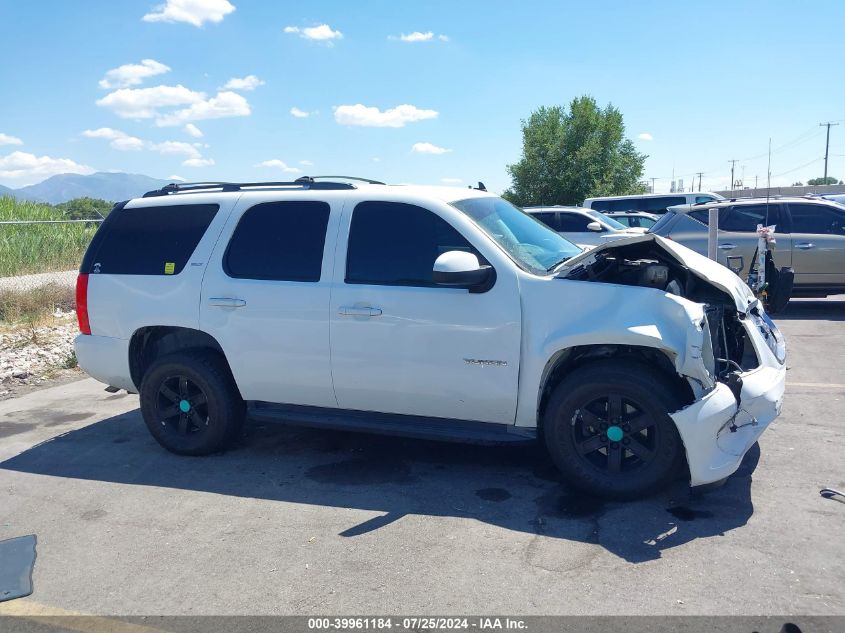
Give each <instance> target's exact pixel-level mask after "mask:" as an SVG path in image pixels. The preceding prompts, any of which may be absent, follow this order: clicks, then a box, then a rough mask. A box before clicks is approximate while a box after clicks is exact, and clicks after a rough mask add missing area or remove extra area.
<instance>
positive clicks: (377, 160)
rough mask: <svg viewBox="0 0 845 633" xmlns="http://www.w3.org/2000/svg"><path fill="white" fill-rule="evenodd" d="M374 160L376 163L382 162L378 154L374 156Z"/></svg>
mask: <svg viewBox="0 0 845 633" xmlns="http://www.w3.org/2000/svg"><path fill="white" fill-rule="evenodd" d="M373 162H374V163H380V162H381V158H379V157H378V156H373Z"/></svg>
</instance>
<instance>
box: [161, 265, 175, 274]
mask: <svg viewBox="0 0 845 633" xmlns="http://www.w3.org/2000/svg"><path fill="white" fill-rule="evenodd" d="M175 272H176V263H175V262H164V274H165V275H172V274H173V273H175Z"/></svg>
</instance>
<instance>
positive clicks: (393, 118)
mask: <svg viewBox="0 0 845 633" xmlns="http://www.w3.org/2000/svg"><path fill="white" fill-rule="evenodd" d="M437 115H438V112H437V111H435V110H421V109H419V108H417V107H416V106H412V105H408V104H404V105H399V106H396V107H395V108H390V109H388V110H385V111H384V112H382V111H381V110H379V109H378V108H376V107H367V106H365V105H363V104H361V103H357V104H355V105H342V106H337V107H336V108H335V110H334V118H335V121H337V122H338V123H340V124H341V125H360V126H363V127H404V126H405V124H406V123H413V122H415V121H423V120H425V119H436V118H437Z"/></svg>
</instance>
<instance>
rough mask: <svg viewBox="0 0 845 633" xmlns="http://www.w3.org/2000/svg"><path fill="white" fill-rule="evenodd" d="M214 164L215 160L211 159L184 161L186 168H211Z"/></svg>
mask: <svg viewBox="0 0 845 633" xmlns="http://www.w3.org/2000/svg"><path fill="white" fill-rule="evenodd" d="M213 164H214V160H213V159H211V158H189V159H188V160H183V161H182V165H183V166H185V167H210V166H211V165H213Z"/></svg>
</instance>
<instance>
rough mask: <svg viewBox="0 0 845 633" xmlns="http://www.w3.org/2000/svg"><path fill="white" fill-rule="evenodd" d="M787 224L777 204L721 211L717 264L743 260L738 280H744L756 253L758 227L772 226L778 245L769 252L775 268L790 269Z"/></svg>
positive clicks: (734, 206)
mask: <svg viewBox="0 0 845 633" xmlns="http://www.w3.org/2000/svg"><path fill="white" fill-rule="evenodd" d="M787 220H788V218H787V216H786V212H785V209H784V207H783V204H782V203H780V202H770V203H769V204H766V203H761V204H737V205H733V206H730V207H723V208H722V211H721V212H720V214H719V262H720V263H722V264H725V265H727V263H728V261H727V260H728V257H742V263H743V267H742V271H741V272H740V273H739V276H740V277H741V278H742V279H745V278H746V276H747V275H748V271H749V270H750V268H751V265H752V264H753V261H754V254H755V253H756V252H757V239H758V236H757V225H758V224H762V225H763V226H772V225H774V226H775V239H776V242H777V243H776V244H775V246H774V248H773V250H772V257H773V258H774V262H775V266H777V267H778V268H782V267H784V266H791V265H792V248H791V243H792V239H791V236H790V234H789V228H788V227H787V226H786V222H787ZM705 235H706V234H705ZM705 244H706V242H705ZM705 252H706V251H705Z"/></svg>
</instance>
